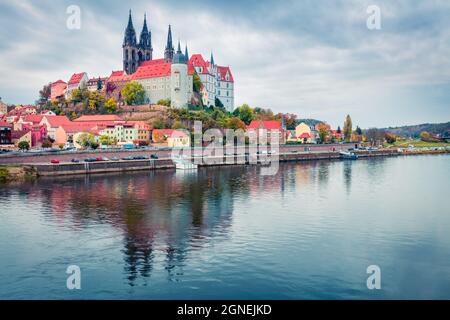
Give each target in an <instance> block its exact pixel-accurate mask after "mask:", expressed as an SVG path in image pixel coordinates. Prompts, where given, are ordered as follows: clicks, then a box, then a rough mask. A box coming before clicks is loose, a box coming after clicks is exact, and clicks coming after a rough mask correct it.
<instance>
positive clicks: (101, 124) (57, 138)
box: [0, 114, 190, 149]
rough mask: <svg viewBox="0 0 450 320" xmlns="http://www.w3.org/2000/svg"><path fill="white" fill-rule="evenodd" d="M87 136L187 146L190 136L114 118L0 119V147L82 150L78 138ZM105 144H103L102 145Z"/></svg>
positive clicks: (114, 141) (120, 142) (118, 141)
mask: <svg viewBox="0 0 450 320" xmlns="http://www.w3.org/2000/svg"><path fill="white" fill-rule="evenodd" d="M86 133H87V134H90V135H91V136H92V137H93V139H94V141H95V142H97V143H98V144H99V145H101V144H102V143H103V144H106V145H117V146H121V145H125V144H127V145H130V144H133V145H147V144H150V143H154V144H157V145H167V146H169V147H180V146H187V145H189V143H190V137H189V136H188V135H187V134H185V133H184V132H181V131H177V130H173V129H154V130H153V128H152V127H151V126H150V125H149V124H148V123H147V122H144V121H126V120H124V119H122V118H121V117H119V116H116V115H93V116H81V117H79V118H77V119H75V120H73V121H71V120H69V118H67V117H66V116H56V115H46V114H22V115H20V116H16V117H13V118H9V117H4V118H2V119H1V120H0V147H1V148H2V149H5V148H15V147H17V146H18V144H19V143H20V142H21V141H26V142H28V145H29V146H30V147H31V148H33V147H40V146H42V143H43V142H44V141H46V140H47V141H49V142H50V143H51V144H52V145H53V146H57V147H60V146H63V147H64V148H68V147H75V148H83V147H84V146H83V145H81V144H80V137H81V135H83V134H86ZM105 141H107V142H105Z"/></svg>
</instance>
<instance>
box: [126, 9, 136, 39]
mask: <svg viewBox="0 0 450 320" xmlns="http://www.w3.org/2000/svg"><path fill="white" fill-rule="evenodd" d="M135 44H136V32H135V31H134V26H133V18H132V17H131V9H130V14H129V16H128V25H127V28H126V29H125V37H124V39H123V45H124V46H127V45H135Z"/></svg>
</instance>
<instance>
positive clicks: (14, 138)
mask: <svg viewBox="0 0 450 320" xmlns="http://www.w3.org/2000/svg"><path fill="white" fill-rule="evenodd" d="M22 141H25V142H28V145H29V146H30V147H32V144H33V143H32V136H31V130H26V129H25V130H13V131H12V132H11V142H12V143H14V145H15V146H16V147H17V146H18V145H19V143H20V142H22Z"/></svg>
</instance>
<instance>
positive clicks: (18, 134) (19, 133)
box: [11, 130, 31, 139]
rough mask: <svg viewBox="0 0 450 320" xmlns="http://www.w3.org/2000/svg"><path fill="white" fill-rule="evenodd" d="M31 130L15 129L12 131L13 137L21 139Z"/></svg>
mask: <svg viewBox="0 0 450 320" xmlns="http://www.w3.org/2000/svg"><path fill="white" fill-rule="evenodd" d="M30 131H31V130H13V131H11V139H20V138H22V137H23V136H24V135H26V134H27V133H28V132H30Z"/></svg>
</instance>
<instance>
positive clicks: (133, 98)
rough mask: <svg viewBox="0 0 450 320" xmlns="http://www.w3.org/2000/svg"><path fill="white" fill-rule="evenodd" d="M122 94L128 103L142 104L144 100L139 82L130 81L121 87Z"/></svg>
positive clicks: (143, 92)
mask: <svg viewBox="0 0 450 320" xmlns="http://www.w3.org/2000/svg"><path fill="white" fill-rule="evenodd" d="M122 96H123V98H124V99H125V102H126V103H127V104H128V105H138V104H143V103H144V101H145V90H144V87H143V86H142V84H140V83H139V82H137V81H131V82H128V83H127V84H126V85H125V86H124V87H123V89H122Z"/></svg>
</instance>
